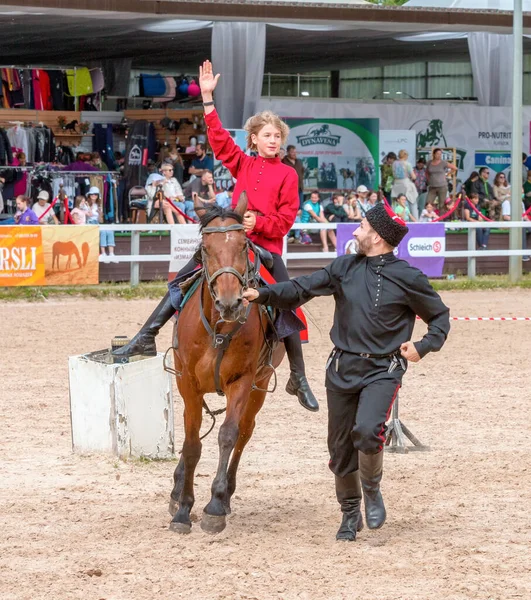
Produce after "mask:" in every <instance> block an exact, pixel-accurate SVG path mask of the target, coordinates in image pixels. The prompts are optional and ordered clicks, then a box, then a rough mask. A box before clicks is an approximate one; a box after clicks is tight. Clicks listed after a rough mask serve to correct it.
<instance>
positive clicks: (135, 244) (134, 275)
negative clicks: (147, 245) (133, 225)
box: [130, 231, 140, 285]
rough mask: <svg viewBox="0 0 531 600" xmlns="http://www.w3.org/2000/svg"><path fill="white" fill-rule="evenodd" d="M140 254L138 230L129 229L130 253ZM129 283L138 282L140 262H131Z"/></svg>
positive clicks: (134, 283) (135, 283)
mask: <svg viewBox="0 0 531 600" xmlns="http://www.w3.org/2000/svg"><path fill="white" fill-rule="evenodd" d="M138 254H140V231H131V255H138ZM130 277H131V285H138V284H139V283H140V263H139V262H132V263H131V275H130Z"/></svg>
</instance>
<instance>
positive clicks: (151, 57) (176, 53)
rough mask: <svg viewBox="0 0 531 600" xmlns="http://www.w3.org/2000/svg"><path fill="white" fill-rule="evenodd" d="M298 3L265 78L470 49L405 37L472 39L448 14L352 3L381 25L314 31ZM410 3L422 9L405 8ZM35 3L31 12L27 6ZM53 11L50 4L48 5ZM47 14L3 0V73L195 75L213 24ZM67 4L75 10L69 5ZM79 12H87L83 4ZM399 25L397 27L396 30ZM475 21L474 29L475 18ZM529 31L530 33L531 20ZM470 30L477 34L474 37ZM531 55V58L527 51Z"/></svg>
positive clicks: (171, 15)
mask: <svg viewBox="0 0 531 600" xmlns="http://www.w3.org/2000/svg"><path fill="white" fill-rule="evenodd" d="M297 1H298V0H288V1H287V2H285V3H279V2H269V3H267V4H266V3H263V2H254V3H251V2H237V1H232V2H231V3H228V4H227V6H229V7H233V9H234V8H235V7H239V8H240V9H243V8H245V9H247V10H249V9H250V8H253V7H254V8H255V9H256V6H258V5H259V6H260V8H261V10H265V9H266V8H267V6H270V7H272V8H275V5H278V4H283V5H284V4H285V5H288V6H289V5H291V6H292V7H293V6H294V5H296V4H297ZM304 1H305V9H304V11H301V10H300V7H296V8H297V10H292V13H293V14H292V17H293V19H294V20H293V21H285V20H284V21H282V20H281V19H278V18H277V17H275V14H276V13H274V11H271V12H272V15H271V20H269V23H270V24H269V25H268V26H267V34H266V35H267V37H266V40H267V41H266V56H265V71H266V72H272V73H296V72H305V71H306V72H308V71H319V70H329V69H339V68H348V67H360V66H372V65H380V64H385V63H387V64H389V63H392V62H395V63H400V62H405V61H411V59H412V58H414V59H415V60H418V57H419V56H421V57H422V60H426V61H434V60H441V61H454V60H464V59H466V58H467V57H468V45H467V41H466V39H443V40H440V41H437V42H433V41H432V40H428V41H426V42H425V43H423V42H420V43H419V42H418V41H414V40H412V41H409V40H407V39H405V38H404V37H403V36H407V35H408V34H409V35H412V34H416V33H423V32H433V31H435V32H436V31H440V30H441V28H442V29H444V31H449V32H452V31H453V32H455V31H457V32H465V33H466V32H467V31H470V30H471V29H470V25H469V23H460V22H459V21H460V19H457V18H455V15H454V16H453V17H452V19H449V18H448V15H447V13H445V14H446V21H452V23H451V24H449V23H444V26H443V25H442V24H441V22H437V24H435V23H433V22H429V21H430V20H431V21H434V20H435V21H437V19H434V18H433V11H432V10H430V11H424V13H425V14H427V16H422V15H423V14H424V13H420V12H418V9H411V10H409V11H405V9H394V10H393V11H392V14H393V17H394V20H393V21H390V20H387V19H386V18H384V17H385V15H387V14H388V13H389V11H387V12H386V11H379V10H378V9H379V8H380V7H377V6H374V5H368V4H367V3H365V2H361V3H360V2H359V1H356V2H355V3H354V2H351V3H349V7H350V8H349V9H348V10H349V11H350V12H349V14H350V16H351V18H353V19H354V18H356V19H361V18H367V19H369V18H370V19H373V18H374V16H371V15H374V14H375V12H374V11H375V10H376V13H378V16H379V17H381V18H380V19H379V20H378V21H376V20H373V21H370V20H366V21H363V20H353V21H342V22H337V21H336V22H333V21H332V22H324V21H321V22H319V23H312V22H302V19H301V18H300V16H301V14H302V15H304V16H307V17H312V16H313V15H312V12H311V10H310V9H309V8H308V2H307V0H304ZM416 1H422V0H411V2H416ZM425 1H428V0H425ZM526 1H527V0H526ZM529 1H531V0H529ZM32 3H33V4H35V6H31V4H32ZM49 3H50V4H56V3H55V2H52V1H51V0H50V2H49ZM314 3H315V4H318V5H319V6H322V5H323V4H325V3H324V2H323V0H319V2H317V0H315V2H314ZM21 4H22V3H21ZM46 4H47V2H46V0H35V1H34V2H33V1H32V0H25V1H24V6H21V5H18V6H15V5H9V4H7V3H5V2H2V1H1V0H0V25H1V26H2V59H1V60H2V61H3V62H4V64H13V65H36V66H41V65H43V66H44V65H50V66H53V65H62V64H64V63H65V61H66V62H68V63H70V64H78V65H83V64H91V63H95V62H98V61H100V60H104V59H110V60H113V59H120V58H132V59H133V67H135V68H146V69H148V68H150V69H162V68H170V69H171V68H178V69H179V70H180V71H189V72H195V71H196V70H197V63H198V60H202V59H203V58H207V57H209V56H210V55H211V37H212V31H211V27H212V15H209V17H208V18H205V19H191V18H190V15H188V16H185V17H183V18H179V15H178V14H176V12H174V11H173V8H175V9H177V8H179V9H180V10H181V12H183V11H184V12H186V11H185V9H186V7H188V8H190V7H191V6H193V5H194V3H192V2H187V1H186V0H184V1H183V2H178V3H176V2H169V1H168V0H166V1H161V2H159V3H158V4H160V6H161V10H163V9H164V10H166V11H167V12H166V14H154V13H150V12H148V9H149V7H150V6H151V4H152V3H150V2H144V1H139V0H129V1H128V2H127V3H125V2H121V1H120V0H115V1H112V0H103V1H102V0H91V3H90V5H91V6H94V8H95V9H98V8H99V9H100V10H68V11H66V10H63V9H56V8H53V7H46ZM71 4H72V5H76V4H80V3H78V2H76V1H75V0H74V1H73V2H71ZM83 4H84V5H85V6H86V3H83ZM126 4H127V5H130V7H131V9H135V10H140V8H142V12H125V11H124V10H122V11H121V12H113V11H111V10H102V7H103V6H107V7H113V6H114V7H115V8H117V7H118V8H123V6H122V5H126ZM197 4H198V3H195V6H197ZM200 4H201V7H203V8H204V7H208V6H210V7H211V3H205V2H202V3H200ZM217 4H219V5H224V4H225V3H224V2H220V3H217ZM328 4H329V5H330V7H332V6H334V7H337V6H343V5H344V3H341V2H333V3H332V2H331V1H330V2H329V3H328ZM37 5H38V6H37ZM170 5H171V6H170ZM164 7H166V8H164ZM168 7H169V8H168ZM367 7H368V8H367ZM217 8H218V7H216V10H217ZM170 9H172V11H171V12H170ZM367 10H368V11H369V13H367ZM188 12H191V11H188ZM404 12H406V13H408V14H409V15H411V16H409V17H408V19H409V22H404V19H405V18H404V16H403V14H404ZM328 13H329V15H332V13H333V9H332V8H329V9H328ZM399 15H400V20H401V21H402V22H400V21H397V17H398V16H399ZM430 15H431V16H430ZM474 15H475V16H474ZM332 16H333V15H332ZM472 16H474V18H476V19H477V11H474V14H473V15H472ZM469 18H471V16H470V15H467V16H466V19H469ZM438 19H439V17H438ZM309 20H310V21H311V19H309ZM442 22H444V20H443V21H442ZM529 25H530V27H529V33H531V19H530V23H529ZM491 28H492V30H494V31H496V32H498V33H510V29H509V28H507V27H505V26H500V25H499V24H497V23H496V21H495V20H494V21H493V20H492V19H491ZM288 29H289V31H288ZM474 30H478V27H476V28H475V29H474ZM397 36H401V37H402V40H401V41H397V39H396V38H397ZM316 50H317V51H316ZM528 50H529V51H531V46H530V47H529V48H528Z"/></svg>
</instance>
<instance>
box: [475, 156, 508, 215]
mask: <svg viewBox="0 0 531 600" xmlns="http://www.w3.org/2000/svg"><path fill="white" fill-rule="evenodd" d="M489 175H490V171H489V169H488V167H482V168H481V169H480V170H479V179H478V180H477V181H476V182H475V183H474V184H473V185H472V192H473V193H475V194H477V195H478V197H479V207H480V208H481V209H483V208H484V209H485V210H486V211H487V212H488V216H489V219H492V220H493V221H499V220H500V218H501V202H500V201H499V200H496V198H495V196H494V190H493V188H492V186H491V185H490V183H489ZM470 195H471V196H472V194H470Z"/></svg>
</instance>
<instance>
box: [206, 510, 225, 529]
mask: <svg viewBox="0 0 531 600" xmlns="http://www.w3.org/2000/svg"><path fill="white" fill-rule="evenodd" d="M226 525H227V519H226V517H225V515H221V516H217V515H209V514H207V513H206V512H204V513H203V517H202V519H201V529H202V530H203V531H205V532H206V533H221V532H222V531H223V530H224V529H225V527H226Z"/></svg>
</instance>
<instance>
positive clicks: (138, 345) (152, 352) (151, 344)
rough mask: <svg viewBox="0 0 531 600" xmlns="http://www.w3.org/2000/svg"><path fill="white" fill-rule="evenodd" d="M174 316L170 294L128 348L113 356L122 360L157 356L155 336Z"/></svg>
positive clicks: (118, 351)
mask: <svg viewBox="0 0 531 600" xmlns="http://www.w3.org/2000/svg"><path fill="white" fill-rule="evenodd" d="M174 314H175V308H174V307H173V305H172V303H171V302H170V294H169V292H168V293H167V294H166V295H165V296H164V298H163V299H162V300H161V301H160V303H159V305H158V306H157V308H156V309H155V310H154V311H153V312H152V314H151V315H150V317H149V319H148V320H147V321H146V322H145V323H144V325H143V326H142V329H141V330H140V331H139V332H138V333H137V334H136V335H135V337H134V338H133V339H132V340H131V341H130V342H129V343H128V344H127V345H126V346H123V347H122V348H119V349H118V350H115V351H114V352H113V353H112V354H113V356H116V357H122V358H127V357H130V356H137V355H139V354H141V355H143V356H156V355H157V346H156V344H155V336H156V335H157V334H158V332H159V331H160V328H161V327H162V326H163V325H165V324H166V323H167V322H168V321H169V320H170V319H171V317H173V315H174Z"/></svg>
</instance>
